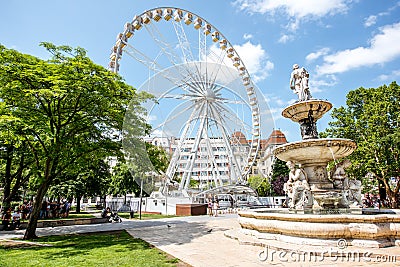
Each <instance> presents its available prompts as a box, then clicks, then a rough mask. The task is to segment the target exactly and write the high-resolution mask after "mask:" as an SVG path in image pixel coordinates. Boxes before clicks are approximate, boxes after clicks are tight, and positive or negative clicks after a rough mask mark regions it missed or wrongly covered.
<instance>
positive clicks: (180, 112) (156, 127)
mask: <svg viewBox="0 0 400 267" xmlns="http://www.w3.org/2000/svg"><path fill="white" fill-rule="evenodd" d="M184 103H187V101H185V102H184ZM184 103H182V104H180V105H183V104H184ZM193 106H194V104H192V105H190V106H188V107H186V108H184V109H183V110H181V111H179V112H178V113H177V114H174V116H172V117H170V118H167V119H166V120H165V121H164V122H162V123H161V124H159V125H157V126H155V127H153V128H152V131H153V132H154V131H155V130H158V129H160V128H162V127H164V126H165V125H166V124H168V123H170V122H171V121H173V120H175V119H177V118H178V117H179V116H181V115H182V114H184V113H185V112H187V111H189V110H193Z"/></svg>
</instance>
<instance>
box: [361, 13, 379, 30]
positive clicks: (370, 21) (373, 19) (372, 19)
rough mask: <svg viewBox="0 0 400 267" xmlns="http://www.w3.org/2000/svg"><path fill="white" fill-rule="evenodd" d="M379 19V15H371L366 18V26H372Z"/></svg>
mask: <svg viewBox="0 0 400 267" xmlns="http://www.w3.org/2000/svg"><path fill="white" fill-rule="evenodd" d="M377 19H378V17H377V16H375V15H371V16H369V17H368V18H366V19H365V22H364V26H365V27H370V26H372V25H374V24H375V23H376V20H377Z"/></svg>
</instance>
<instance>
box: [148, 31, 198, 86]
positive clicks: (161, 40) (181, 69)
mask: <svg viewBox="0 0 400 267" xmlns="http://www.w3.org/2000/svg"><path fill="white" fill-rule="evenodd" d="M145 28H146V30H147V31H148V32H149V34H150V35H151V36H152V37H153V40H154V41H155V42H156V43H157V45H158V47H159V48H160V49H161V51H162V53H163V54H165V55H166V57H167V58H168V60H169V62H170V63H171V65H172V66H174V68H175V69H176V70H177V71H178V73H179V74H180V75H181V76H183V77H184V76H186V75H189V76H192V79H198V80H199V79H201V76H200V73H199V71H198V70H197V72H193V71H191V70H190V69H188V68H186V67H185V66H186V65H185V64H181V63H182V58H181V57H180V56H178V55H177V54H176V52H175V50H174V47H173V44H170V43H168V42H167V41H165V37H164V36H163V34H162V33H161V32H160V31H159V30H158V28H157V27H156V25H155V24H154V23H149V24H147V25H145ZM182 30H183V28H182ZM189 48H190V46H189ZM189 48H187V49H189ZM189 55H191V53H189ZM184 63H185V62H184Z"/></svg>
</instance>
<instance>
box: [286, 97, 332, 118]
mask: <svg viewBox="0 0 400 267" xmlns="http://www.w3.org/2000/svg"><path fill="white" fill-rule="evenodd" d="M331 108H332V104H331V103H330V102H328V101H326V100H320V99H311V100H307V101H299V102H296V103H294V104H292V105H290V106H288V107H286V108H285V109H284V110H283V111H282V116H283V117H285V118H288V119H291V120H292V121H294V122H300V121H302V120H304V119H308V118H309V117H310V116H312V118H313V120H314V122H315V121H317V120H318V119H320V118H321V117H322V116H323V115H324V114H325V113H326V112H328V111H329V110H330V109H331Z"/></svg>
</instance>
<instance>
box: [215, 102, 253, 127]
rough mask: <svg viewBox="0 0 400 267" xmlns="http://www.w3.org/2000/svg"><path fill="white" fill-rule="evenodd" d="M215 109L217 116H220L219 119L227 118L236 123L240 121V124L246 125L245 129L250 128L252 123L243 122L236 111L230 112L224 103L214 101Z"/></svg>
mask: <svg viewBox="0 0 400 267" xmlns="http://www.w3.org/2000/svg"><path fill="white" fill-rule="evenodd" d="M216 109H218V112H217V114H219V117H220V118H221V120H225V119H227V120H229V121H231V122H232V123H234V124H237V122H242V125H243V126H246V127H245V128H246V129H251V128H252V125H249V124H246V123H244V122H243V120H242V119H240V118H239V117H238V115H237V114H236V113H234V112H232V111H231V110H229V109H228V108H226V107H225V106H224V105H222V104H219V103H216Z"/></svg>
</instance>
